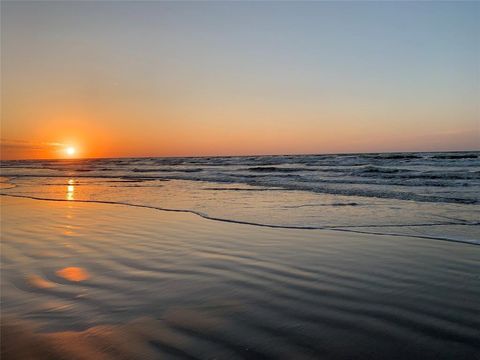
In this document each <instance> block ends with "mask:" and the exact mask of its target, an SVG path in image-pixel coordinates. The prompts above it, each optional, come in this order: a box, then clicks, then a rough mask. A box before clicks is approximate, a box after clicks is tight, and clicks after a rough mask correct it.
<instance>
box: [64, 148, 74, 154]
mask: <svg viewBox="0 0 480 360" xmlns="http://www.w3.org/2000/svg"><path fill="white" fill-rule="evenodd" d="M65 152H66V153H67V155H70V156H71V155H75V148H74V147H73V146H69V147H67V148H66V149H65Z"/></svg>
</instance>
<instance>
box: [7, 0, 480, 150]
mask: <svg viewBox="0 0 480 360" xmlns="http://www.w3.org/2000/svg"><path fill="white" fill-rule="evenodd" d="M477 6H478V5H476V4H474V3H457V4H451V3H445V4H435V3H422V4H420V3H409V4H395V3H390V4H380V3H363V5H362V4H354V3H338V4H334V3H299V4H294V3H283V4H282V3H258V4H256V3H249V4H241V3H229V4H227V3H197V4H195V3H181V4H180V3H179V4H175V3H161V2H138V3H134V2H124V3H119V2H87V3H80V2H72V3H62V2H41V1H40V2H21V3H18V2H2V22H1V30H2V42H1V46H2V52H1V57H2V109H1V111H2V123H1V138H2V141H1V157H2V158H3V159H18V158H59V157H65V155H66V153H65V148H66V147H68V146H73V147H75V148H76V149H77V153H76V154H75V156H76V157H117V156H118V157H125V156H126V157H129V156H131V157H135V156H201V155H248V154H286V153H336V152H377V151H378V152H381V151H435V150H474V149H478V148H479V147H480V146H479V138H480V134H479V118H480V109H479V106H478V97H479V95H480V85H479V83H480V76H479V69H478V59H479V54H480V50H479V45H478V44H479V43H480V41H479V40H480V39H479V33H480V32H479V31H478V30H479V29H478V22H476V21H475V16H473V15H472V12H473V13H474V12H475V11H474V10H475V9H471V8H472V7H474V8H476V7H477ZM433 8H435V12H433V13H432V9H433ZM477 10H478V9H477ZM342 24H349V27H345V26H343V25H342ZM406 25H408V26H406Z"/></svg>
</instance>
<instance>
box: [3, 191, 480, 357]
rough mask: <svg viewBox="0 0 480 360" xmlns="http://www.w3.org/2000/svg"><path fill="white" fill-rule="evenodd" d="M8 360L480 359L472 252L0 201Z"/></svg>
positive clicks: (477, 268) (150, 212)
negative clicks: (164, 359) (170, 359)
mask: <svg viewBox="0 0 480 360" xmlns="http://www.w3.org/2000/svg"><path fill="white" fill-rule="evenodd" d="M1 201H2V230H1V231H2V243H1V246H2V272H1V280H2V281H1V286H2V289H1V290H2V292H1V297H2V299H1V300H2V359H34V358H39V359H54V358H64V359H93V358H95V359H127V358H128V359H130V358H137V359H157V358H166V359H168V358H180V359H192V358H199V359H207V358H218V359H241V358H244V359H247V358H248V359H256V358H258V359H265V358H284V359H313V358H322V359H351V358H355V359H384V358H389V359H416V358H422V359H453V358H455V359H476V358H478V354H479V353H480V341H479V339H480V333H479V330H478V329H479V328H480V318H479V317H478V314H479V313H480V304H479V302H478V299H479V298H480V278H479V273H480V248H479V247H478V246H477V245H472V244H464V243H454V242H447V241H441V240H430V239H421V238H409V237H401V236H396V237H393V236H389V235H367V234H355V233H342V232H338V231H337V232H334V231H329V230H295V229H275V228H268V227H260V226H251V225H241V224H233V223H222V222H218V221H212V220H207V219H203V218H201V217H199V216H196V215H194V214H185V213H177V212H165V211H159V210H154V209H143V208H133V207H131V206H126V205H112V204H94V203H81V202H76V201H39V200H31V199H19V198H12V197H8V196H2V197H1Z"/></svg>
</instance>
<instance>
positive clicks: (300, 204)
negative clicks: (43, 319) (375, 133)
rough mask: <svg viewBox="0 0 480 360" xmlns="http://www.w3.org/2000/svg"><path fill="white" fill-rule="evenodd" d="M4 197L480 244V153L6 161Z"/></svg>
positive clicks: (229, 220)
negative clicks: (105, 204) (113, 205)
mask: <svg viewBox="0 0 480 360" xmlns="http://www.w3.org/2000/svg"><path fill="white" fill-rule="evenodd" d="M1 175H2V179H3V180H2V189H1V191H2V193H4V194H10V195H17V196H26V197H33V198H42V199H55V200H77V201H80V200H81V201H97V202H109V203H112V202H113V203H121V204H130V205H136V206H146V207H153V208H159V209H166V210H180V211H186V212H193V213H195V214H197V215H200V216H202V217H205V218H210V219H215V220H221V221H228V222H238V223H247V224H254V225H259V226H270V227H280V228H303V229H332V230H335V231H348V232H362V233H370V234H389V235H393V236H397V235H408V236H412V237H417V238H431V239H438V240H450V241H461V242H470V243H480V240H479V239H480V227H479V225H480V208H479V207H478V205H479V204H480V153H479V152H436V153H424V152H423V153H421V152H417V153H378V154H334V155H279V156H239V157H237V156H231V157H172V158H117V159H74V160H24V161H3V162H2V167H1Z"/></svg>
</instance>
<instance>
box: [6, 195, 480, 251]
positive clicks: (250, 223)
mask: <svg viewBox="0 0 480 360" xmlns="http://www.w3.org/2000/svg"><path fill="white" fill-rule="evenodd" d="M0 196H7V197H14V198H23V199H30V200H38V201H54V202H77V203H92V204H106V205H123V206H130V207H134V208H144V209H151V210H158V211H165V212H178V213H186V214H193V215H196V216H199V217H201V218H202V219H205V220H211V221H218V222H224V223H231V224H239V225H249V226H258V227H266V228H272V229H291V230H328V231H339V232H346V233H353V234H367V235H375V236H394V237H397V236H398V237H408V238H417V239H427V240H439V241H447V242H453V243H463V244H470V245H480V239H479V240H465V239H449V238H441V237H433V236H426V235H406V234H396V233H375V232H367V231H359V230H351V229H345V227H343V226H336V227H332V226H318V227H314V226H290V225H275V224H262V223H255V222H249V221H242V220H232V219H224V218H219V217H214V216H208V215H206V214H203V213H201V212H199V211H195V210H190V209H171V208H163V207H157V206H149V205H140V204H129V203H124V202H117V201H105V200H80V199H75V200H71V199H52V198H42V197H37V196H27V195H18V194H5V193H0ZM431 225H435V226H440V225H446V226H448V225H458V223H447V224H408V225H404V226H409V227H416V226H431ZM468 225H471V226H478V225H480V222H479V223H473V224H468ZM389 226H392V227H401V226H402V225H398V224H397V225H383V226H382V227H389ZM357 227H361V226H357ZM365 227H368V226H365Z"/></svg>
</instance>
